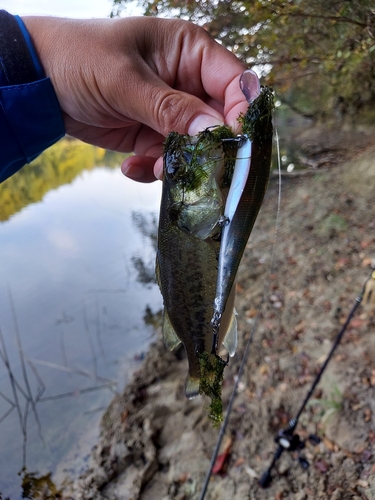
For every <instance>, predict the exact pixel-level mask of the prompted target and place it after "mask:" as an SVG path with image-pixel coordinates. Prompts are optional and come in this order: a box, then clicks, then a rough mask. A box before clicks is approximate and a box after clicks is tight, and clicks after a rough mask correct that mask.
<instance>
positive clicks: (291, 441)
mask: <svg viewBox="0 0 375 500" xmlns="http://www.w3.org/2000/svg"><path fill="white" fill-rule="evenodd" d="M371 280H374V281H375V266H374V267H373V268H372V270H371V274H370V276H369V277H368V278H367V280H366V282H365V284H364V285H363V288H362V291H361V293H360V295H359V296H358V297H356V299H355V303H354V305H353V306H352V309H351V310H350V312H349V314H348V317H347V319H346V321H345V323H344V324H343V326H342V327H341V329H340V331H339V333H338V334H337V336H336V338H335V341H334V342H333V344H332V347H331V350H330V351H329V353H328V355H327V357H326V359H325V361H324V363H323V365H322V367H321V369H320V370H319V372H318V374H317V376H316V377H315V379H314V381H313V383H312V384H311V387H310V390H309V391H308V393H307V394H306V397H305V399H304V400H303V402H302V404H301V406H300V408H299V410H298V411H297V414H296V416H295V417H294V418H292V419H291V420H290V421H289V424H288V426H287V427H286V428H285V429H282V430H280V431H279V432H278V434H277V436H276V437H275V442H276V443H277V444H278V447H277V449H276V451H275V454H274V456H273V458H272V461H271V463H270V465H269V467H268V468H267V469H266V470H265V471H264V473H263V474H262V476H261V478H260V479H259V481H258V484H259V486H260V487H261V488H267V487H268V486H269V485H270V484H271V481H272V475H271V473H272V470H273V468H274V467H275V465H276V463H277V461H278V460H279V458H280V457H281V455H282V454H283V453H284V451H289V452H293V451H297V452H298V462H299V463H300V465H301V466H302V467H303V468H304V469H307V468H308V467H309V462H308V461H307V460H306V458H305V457H304V456H303V455H301V453H300V451H301V450H302V449H303V448H304V447H305V442H304V441H302V440H301V439H300V437H299V435H298V434H297V433H295V430H296V427H297V425H298V421H299V418H300V416H301V414H302V412H303V411H304V409H305V408H306V405H307V403H308V401H309V399H310V398H311V396H312V394H313V392H314V391H315V388H316V386H317V385H318V384H319V382H320V379H321V377H322V375H323V373H324V371H325V369H326V368H327V366H328V363H329V362H330V361H331V359H332V356H333V354H334V352H335V350H336V348H337V346H338V345H339V343H340V342H341V339H342V337H343V335H344V333H345V331H346V329H347V327H348V325H349V323H350V321H351V319H352V317H353V316H354V314H355V312H356V310H357V308H358V307H359V305H360V304H361V302H362V300H363V296H364V294H365V291H366V288H367V285H368V284H369V283H370V282H371ZM370 294H371V292H370V293H369V295H370ZM308 439H309V440H310V442H312V443H313V444H318V443H319V442H320V438H319V437H318V436H316V435H314V434H310V435H309V437H308Z"/></svg>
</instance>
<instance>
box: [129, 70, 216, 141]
mask: <svg viewBox="0 0 375 500" xmlns="http://www.w3.org/2000/svg"><path fill="white" fill-rule="evenodd" d="M155 76H156V75H155ZM152 80H153V81H151V82H150V81H148V82H147V81H145V79H143V85H142V88H139V86H138V88H137V89H134V93H133V96H134V97H135V100H134V104H133V106H132V108H133V109H132V112H131V115H132V116H131V118H132V119H135V120H137V121H139V122H140V123H143V124H145V125H147V126H149V127H151V128H152V129H153V130H155V131H156V132H158V133H159V134H161V135H163V136H164V137H166V136H167V135H168V134H169V133H170V132H171V131H174V132H178V133H180V134H190V135H195V134H197V133H198V132H200V131H202V130H204V129H206V128H207V127H212V126H215V125H223V124H224V118H223V116H222V115H221V114H220V113H219V112H218V111H216V110H215V109H213V108H211V107H210V106H209V105H208V104H206V103H205V102H203V101H202V100H201V99H199V98H198V97H196V96H194V95H191V94H188V93H186V92H182V91H180V90H176V89H173V88H171V87H170V86H169V85H167V84H166V83H165V82H164V81H162V80H161V79H159V78H158V77H156V79H154V78H153V79H152ZM141 81H142V80H141ZM138 82H139V81H138ZM146 96H147V97H146ZM150 103H152V104H150ZM127 106H128V103H127Z"/></svg>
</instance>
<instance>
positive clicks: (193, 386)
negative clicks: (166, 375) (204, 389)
mask: <svg viewBox="0 0 375 500" xmlns="http://www.w3.org/2000/svg"><path fill="white" fill-rule="evenodd" d="M198 394H199V378H195V377H192V376H191V375H188V376H187V378H186V382H185V395H186V397H187V398H188V399H193V398H195V397H196V396H198Z"/></svg>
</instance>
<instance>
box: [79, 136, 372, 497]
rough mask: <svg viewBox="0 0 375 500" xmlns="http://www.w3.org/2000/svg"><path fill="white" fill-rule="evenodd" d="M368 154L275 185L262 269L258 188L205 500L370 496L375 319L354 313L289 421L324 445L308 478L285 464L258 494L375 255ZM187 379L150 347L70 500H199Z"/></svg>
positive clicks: (207, 449) (207, 429) (199, 466)
mask: <svg viewBox="0 0 375 500" xmlns="http://www.w3.org/2000/svg"><path fill="white" fill-rule="evenodd" d="M345 146H346V148H347V149H349V147H348V145H347V144H346V145H345ZM366 148H367V149H366V151H365V153H362V154H361V155H360V153H361V151H355V150H352V151H351V152H352V156H355V157H354V158H353V159H352V160H351V161H348V162H346V163H344V164H342V165H340V166H337V167H335V168H331V169H327V170H324V171H319V170H318V171H316V172H315V173H313V174H311V175H304V176H295V177H291V178H288V177H285V178H284V179H283V188H282V200H281V209H280V216H279V222H278V231H277V241H276V245H275V248H274V259H273V264H272V269H271V271H270V255H271V251H272V241H273V236H274V227H275V214H276V200H277V190H278V186H277V182H276V180H275V179H273V180H272V181H271V183H270V187H269V190H268V192H267V196H266V200H265V203H264V206H263V208H262V210H261V213H260V215H259V219H258V221H257V223H256V227H255V229H254V230H253V234H252V236H251V238H250V242H249V244H248V248H247V251H246V254H245V256H244V259H243V262H242V264H241V269H240V273H239V279H238V286H237V306H236V307H237V310H238V322H239V335H240V348H239V349H238V353H237V355H236V356H235V357H234V358H233V359H232V360H231V361H230V363H229V366H228V367H227V368H226V371H225V382H224V407H226V405H227V402H228V399H229V396H230V392H231V389H232V387H233V383H234V377H235V376H236V373H237V370H238V367H239V363H240V360H241V354H242V352H243V348H244V344H245V342H246V339H247V338H248V336H249V333H250V330H251V328H252V325H253V323H254V319H255V317H256V314H257V310H258V308H259V307H258V305H259V303H260V300H261V297H262V294H263V292H264V290H266V292H265V302H264V304H263V307H262V308H261V311H260V317H259V319H260V320H259V324H258V328H257V330H256V333H255V337H254V342H253V344H252V347H251V352H250V355H249V358H248V360H247V364H246V370H245V373H244V376H243V378H242V382H241V386H240V392H239V394H238V396H237V399H236V401H235V404H234V410H233V413H232V415H231V418H230V422H229V425H228V429H227V440H224V441H226V443H227V444H228V442H229V441H228V440H231V443H232V444H231V448H230V452H229V454H228V457H227V463H226V464H225V466H224V467H223V468H222V470H221V474H216V475H214V476H213V477H212V480H211V483H210V485H209V489H208V493H207V496H206V498H207V499H210V500H224V499H225V500H227V499H229V498H230V499H231V500H243V499H259V500H263V499H267V500H268V499H275V500H281V499H289V498H290V499H296V500H303V499H317V498H319V499H332V500H334V499H344V500H345V499H372V498H375V451H374V446H375V416H374V415H375V362H374V359H375V317H374V314H373V313H372V312H371V311H370V310H366V309H364V308H361V309H360V311H359V312H358V314H357V315H356V316H355V318H354V319H353V320H352V322H351V324H350V326H349V328H348V331H347V333H346V335H345V337H344V340H343V342H342V344H341V345H340V346H339V348H338V350H337V352H336V354H335V356H334V359H333V360H332V362H331V364H330V366H329V368H328V370H327V372H326V374H325V376H324V378H323V379H322V381H321V383H320V385H319V387H318V389H317V390H316V392H315V394H314V399H313V401H312V403H311V405H309V407H308V409H307V411H306V412H305V413H304V414H303V416H302V417H301V420H300V426H299V427H298V432H299V434H300V436H301V438H305V437H306V436H307V435H308V434H310V433H314V434H317V435H319V436H320V437H321V438H322V442H321V443H320V444H318V445H315V446H314V445H312V444H310V443H307V446H306V448H305V450H303V453H304V455H305V457H306V458H307V459H308V461H309V462H310V467H309V468H308V469H307V470H304V469H303V468H302V467H301V466H300V465H299V464H298V462H297V461H296V460H295V459H294V458H295V457H294V456H292V455H291V454H286V453H285V454H284V455H283V457H282V459H281V460H280V461H279V463H278V465H277V469H276V471H275V472H276V473H275V477H274V480H273V482H272V484H271V486H270V488H269V489H268V490H262V489H260V488H259V486H258V483H257V478H258V477H259V476H260V475H261V474H262V472H263V471H264V469H265V468H266V467H267V466H268V465H269V462H270V460H271V458H272V455H273V453H274V451H275V443H274V441H273V438H274V435H275V433H276V432H277V431H278V429H279V428H280V427H281V428H282V427H285V425H286V424H287V422H288V420H289V419H290V418H291V417H292V416H293V415H294V414H295V412H296V410H297V409H298V406H299V404H300V403H301V401H302V399H303V398H304V396H305V394H306V392H307V391H308V389H309V386H310V383H311V381H312V379H313V377H314V375H315V373H316V372H317V370H318V368H319V366H320V365H321V363H322V361H323V358H324V355H325V354H326V353H327V352H328V350H329V348H330V346H331V341H332V339H333V338H334V337H335V335H336V333H337V332H338V330H339V328H340V326H341V325H342V324H343V322H344V321H345V318H346V316H347V314H348V312H349V310H350V308H351V307H352V305H353V303H354V301H355V297H356V296H357V295H358V293H359V291H360V290H361V288H362V285H363V283H364V281H365V279H366V278H367V277H368V275H369V265H370V262H371V259H373V258H374V257H375V146H374V145H373V144H372V145H370V142H369V141H368V142H367V143H366ZM347 157H348V155H347V154H346V158H347ZM186 372H187V366H186V360H184V359H183V360H178V359H177V358H176V356H174V355H173V354H171V353H169V352H167V351H166V350H165V348H164V346H163V345H162V342H161V340H159V341H157V342H156V343H155V344H154V345H153V346H152V347H151V349H150V352H149V353H148V355H147V357H146V359H145V361H144V363H143V365H142V367H141V368H140V369H139V371H138V372H137V373H136V375H135V376H134V379H133V381H132V383H131V384H130V385H129V386H128V387H126V389H125V391H124V393H123V394H121V395H118V396H117V397H116V398H115V399H114V400H113V401H112V403H111V405H110V407H109V408H108V410H107V411H106V413H105V415H104V417H103V420H102V430H101V438H100V441H99V443H98V444H97V446H96V447H95V448H94V450H93V452H92V456H91V459H90V464H89V467H88V469H87V471H86V472H85V473H84V474H83V475H82V476H81V477H80V478H79V480H77V481H76V483H75V486H74V491H73V492H71V495H72V496H73V497H74V498H77V499H78V498H82V499H91V498H96V499H99V498H109V499H111V500H114V499H122V500H137V499H139V500H172V499H173V500H185V499H186V500H187V499H193V500H197V499H198V498H199V495H200V491H201V488H202V484H203V481H204V477H205V474H206V471H207V468H208V466H209V461H210V457H211V453H212V450H213V448H214V445H215V442H216V439H217V436H218V430H217V429H213V428H212V426H211V424H210V423H209V421H208V418H207V411H206V409H205V406H206V404H207V402H206V401H205V400H203V399H202V398H201V397H199V398H196V399H194V400H192V401H187V400H186V399H185V397H184V390H183V386H184V380H185V376H186Z"/></svg>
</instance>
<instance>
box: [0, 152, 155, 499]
mask: <svg viewBox="0 0 375 500" xmlns="http://www.w3.org/2000/svg"><path fill="white" fill-rule="evenodd" d="M70 146H72V147H73V145H72V144H70V145H69V147H70ZM56 147H57V148H58V150H57V151H54V150H53V148H51V149H52V150H48V152H47V154H48V156H47V159H46V162H45V164H44V163H43V161H42V160H43V157H44V155H43V156H42V157H41V159H40V160H38V161H39V162H40V163H38V164H37V165H31V166H30V167H27V168H25V169H24V170H23V171H21V172H19V173H18V174H16V175H15V176H14V177H13V178H11V179H9V181H6V183H4V184H2V185H1V186H0V216H1V219H2V220H3V221H4V222H3V223H2V224H0V275H1V282H0V328H1V335H0V492H1V493H2V494H3V497H6V496H10V497H11V498H12V500H13V499H15V498H20V497H21V495H22V492H21V490H22V488H21V482H22V477H23V478H25V477H27V478H28V480H29V485H32V484H36V485H37V484H39V483H38V481H39V480H40V481H41V480H42V479H43V478H44V479H45V480H46V481H47V480H48V481H49V480H51V481H52V482H53V483H55V484H56V485H60V484H61V482H62V481H63V479H64V478H65V477H66V476H67V475H69V474H76V473H77V472H79V470H80V469H81V468H82V467H83V466H84V463H85V460H87V457H88V454H89V451H90V448H91V446H92V445H93V444H94V442H95V439H96V437H97V435H98V422H99V419H100V415H101V411H102V409H103V408H105V407H106V406H107V405H108V403H109V401H110V400H111V398H112V397H113V392H114V391H115V390H116V389H117V390H121V389H122V386H123V384H124V383H125V382H126V380H127V379H128V378H129V376H130V374H131V372H132V370H134V369H135V368H136V366H137V361H136V360H135V359H134V358H137V356H136V354H137V353H139V352H144V351H145V350H146V349H147V346H148V344H149V342H150V338H151V335H152V333H153V331H154V329H153V326H150V325H146V324H145V322H144V320H143V316H144V311H145V310H147V307H148V308H150V310H160V308H161V298H160V294H159V291H158V289H157V286H154V285H153V284H152V281H151V274H150V275H149V278H150V279H149V280H148V281H147V287H145V286H144V285H143V282H144V279H143V280H142V279H141V280H140V279H139V277H140V274H139V269H138V268H135V267H134V266H135V265H136V262H143V266H144V269H145V270H147V271H150V272H151V263H152V268H153V262H154V256H155V251H154V246H153V245H154V242H153V238H155V236H152V235H151V232H152V227H153V226H154V225H155V224H156V217H157V215H156V214H157V212H158V206H159V196H160V185H159V183H155V184H151V185H138V184H136V183H134V182H132V181H129V180H127V179H125V178H124V177H123V176H122V175H121V173H120V172H119V169H118V168H116V169H112V170H111V169H109V168H104V167H103V168H98V167H97V164H98V163H99V164H100V163H103V161H105V160H106V157H105V155H104V152H103V151H102V150H95V148H91V147H90V146H86V145H83V146H82V149H80V148H81V146H79V147H78V152H79V154H78V155H77V156H76V160H74V154H73V153H72V151H66V148H67V146H66V143H65V146H64V148H62V145H61V144H59V145H56ZM74 147H76V145H75V146H74ZM59 148H62V150H61V149H59ZM91 150H92V151H91ZM62 151H63V152H62ZM59 154H60V155H61V162H60V161H59ZM108 158H109V157H108ZM108 158H107V160H108V163H110V160H109V159H108ZM117 161H118V158H117ZM112 163H116V162H115V161H114V160H113V157H112ZM78 164H79V167H78V166H77V165H78ZM61 165H62V166H61ZM64 165H65V166H64ZM94 167H96V168H94ZM43 169H45V170H43ZM40 177H43V178H42V179H41V178H40ZM33 185H34V186H35V191H34V190H33ZM41 199H42V201H38V200H41ZM132 214H133V215H132ZM134 214H140V215H134ZM139 221H141V222H139ZM23 467H26V468H27V470H28V471H31V472H30V473H29V475H27V476H26V475H25V474H26V469H25V470H24V472H23V476H22V475H21V477H20V476H19V475H18V472H19V471H20V470H21V469H22V468H23ZM50 472H52V473H53V474H52V476H49V473H50ZM31 479H32V481H31ZM37 480H38V481H37ZM40 484H42V483H40ZM46 484H47V483H46Z"/></svg>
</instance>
